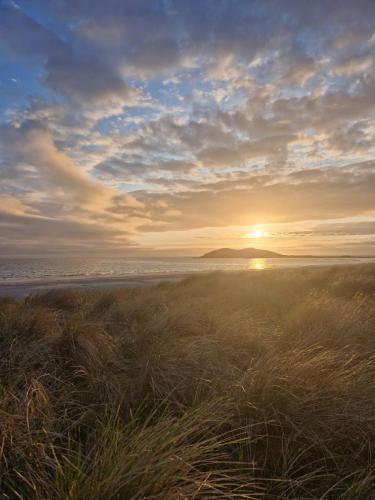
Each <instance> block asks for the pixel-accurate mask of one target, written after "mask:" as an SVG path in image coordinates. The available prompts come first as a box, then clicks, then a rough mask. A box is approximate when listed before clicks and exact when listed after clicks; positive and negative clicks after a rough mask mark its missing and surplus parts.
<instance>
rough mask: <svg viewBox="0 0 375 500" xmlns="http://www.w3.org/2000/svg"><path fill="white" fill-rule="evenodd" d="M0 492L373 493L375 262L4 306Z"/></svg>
mask: <svg viewBox="0 0 375 500" xmlns="http://www.w3.org/2000/svg"><path fill="white" fill-rule="evenodd" d="M0 353H1V357H0V492H1V493H0V498H4V499H5V498H19V499H43V500H44V499H45V500H47V499H48V500H49V499H52V498H55V499H77V500H78V499H79V500H89V499H90V500H92V499H100V500H108V499H112V498H113V499H142V498H153V499H154V498H155V499H166V500H174V499H196V498H248V499H252V498H266V499H268V498H270V499H272V498H286V499H288V498H290V499H292V498H293V499H296V498H297V499H304V498H306V499H307V498H324V499H331V498H343V499H369V498H370V499H371V498H375V493H374V492H375V266H353V267H345V268H344V267H337V268H326V269H320V270H317V269H315V270H314V269H305V270H302V269H298V270H284V271H267V272H260V273H257V272H251V273H246V272H242V273H226V274H224V273H213V274H210V275H201V276H194V277H191V278H189V279H187V280H185V281H183V282H181V283H177V284H162V285H159V286H158V287H155V288H151V289H132V290H129V289H127V290H121V291H118V290H116V291H113V292H111V293H102V292H101V293H98V292H84V293H82V292H74V291H56V292H50V293H47V294H44V295H36V296H32V297H29V298H28V299H26V300H25V301H23V302H16V301H14V300H12V299H2V300H1V301H0Z"/></svg>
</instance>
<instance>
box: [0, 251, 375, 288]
mask: <svg viewBox="0 0 375 500" xmlns="http://www.w3.org/2000/svg"><path fill="white" fill-rule="evenodd" d="M364 262H373V263H375V258H367V259H365V258H354V257H353V258H314V259H312V258H285V259H283V258H279V259H199V258H194V257H162V258H142V259H140V258H97V257H95V258H94V257H88V258H87V257H85V258H78V257H69V258H62V257H61V258H57V257H54V258H45V257H43V258H42V257H38V258H37V257H35V258H5V257H0V280H1V281H3V282H4V281H7V282H11V281H20V280H25V281H27V280H33V279H46V280H48V279H51V280H53V279H60V278H67V279H69V278H80V277H81V278H84V277H111V276H113V277H118V276H134V275H137V274H154V273H155V274H156V273H159V274H166V273H172V274H177V273H185V274H186V273H193V272H199V271H214V270H223V271H239V270H245V269H256V270H262V269H271V268H286V267H300V266H324V265H339V264H360V263H364Z"/></svg>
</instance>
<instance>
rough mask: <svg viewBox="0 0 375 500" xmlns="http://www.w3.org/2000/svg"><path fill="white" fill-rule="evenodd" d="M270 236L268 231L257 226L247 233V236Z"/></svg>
mask: <svg viewBox="0 0 375 500" xmlns="http://www.w3.org/2000/svg"><path fill="white" fill-rule="evenodd" d="M266 236H268V233H266V232H265V231H263V229H259V228H255V229H252V230H251V231H249V232H248V233H247V234H245V237H246V238H265V237H266Z"/></svg>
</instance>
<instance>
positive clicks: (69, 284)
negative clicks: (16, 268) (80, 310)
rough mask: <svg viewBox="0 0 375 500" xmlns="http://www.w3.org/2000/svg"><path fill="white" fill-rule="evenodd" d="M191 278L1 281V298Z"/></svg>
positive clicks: (179, 275) (155, 275)
mask: <svg viewBox="0 0 375 500" xmlns="http://www.w3.org/2000/svg"><path fill="white" fill-rule="evenodd" d="M187 276H189V274H183V273H174V274H172V273H168V274H159V273H153V274H138V275H134V276H116V277H114V276H113V277H112V276H99V277H88V278H60V279H34V280H24V279H23V280H21V279H20V280H16V279H14V280H9V281H6V280H2V281H0V297H5V296H10V297H16V298H19V299H21V298H24V297H27V296H28V295H30V294H32V293H38V292H45V291H47V290H51V289H57V288H70V289H86V290H87V289H105V288H131V287H147V286H152V285H157V284H159V283H163V282H167V281H169V282H171V281H178V280H182V279H184V278H186V277H187Z"/></svg>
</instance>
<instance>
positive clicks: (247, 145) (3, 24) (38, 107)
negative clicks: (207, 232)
mask: <svg viewBox="0 0 375 500" xmlns="http://www.w3.org/2000/svg"><path fill="white" fill-rule="evenodd" d="M32 4H33V5H31V4H30V5H27V6H26V5H23V4H21V3H19V4H17V3H15V2H8V1H3V2H0V44H1V46H2V54H4V61H5V64H4V68H5V71H4V76H3V74H2V77H1V86H0V93H1V96H2V103H1V106H0V149H1V151H0V152H1V155H0V175H1V181H2V182H1V184H0V196H2V199H1V214H2V216H1V217H2V219H1V221H0V224H1V234H2V236H1V238H2V240H0V245H2V246H3V248H5V247H6V248H10V246H11V245H12V243H11V242H12V241H13V242H15V243H14V245H17V246H19V245H23V244H24V245H25V248H26V246H27V247H28V248H33V250H35V251H36V249H37V248H38V245H39V247H41V248H42V247H45V246H48V247H49V248H52V247H53V246H54V243H53V242H54V241H55V243H56V245H55V246H59V245H63V246H64V248H65V246H66V247H67V248H68V247H69V242H71V245H73V246H74V245H75V248H81V247H82V248H83V247H88V246H90V245H91V246H92V242H94V241H96V242H97V244H98V246H100V247H101V248H103V249H104V248H109V247H110V246H111V245H112V246H114V247H116V246H119V247H121V248H124V247H126V246H127V245H131V244H133V243H134V242H135V241H137V238H139V237H140V236H141V235H142V234H145V233H147V232H150V231H158V232H159V233H160V242H162V240H163V232H164V231H167V230H168V231H170V230H184V229H193V228H203V227H208V226H210V227H218V228H220V227H223V226H225V225H236V224H238V225H244V224H245V225H246V224H260V223H262V222H263V223H271V222H272V223H287V222H290V223H291V224H295V225H298V224H299V223H302V222H303V221H306V220H314V221H317V230H316V232H317V233H319V231H320V232H321V233H322V234H323V232H324V231H328V232H331V233H332V235H334V234H336V236H337V237H339V236H343V237H344V236H345V237H346V236H350V235H351V236H352V237H353V238H355V237H359V236H361V235H365V234H372V233H364V232H363V231H369V230H370V229H371V227H370V226H365V224H364V223H363V225H361V226H360V225H356V226H355V227H354V226H352V229H349V230H351V231H352V233H350V235H349V233H348V234H346V233H345V231H346V230H348V227H347V226H346V225H345V227H344V226H343V227H341V226H338V225H336V226H334V225H332V224H339V223H337V222H335V223H332V222H329V224H331V226H326V224H325V221H326V222H327V221H330V220H331V219H339V218H347V217H364V216H373V215H374V210H375V206H374V200H373V199H374V196H373V193H374V188H375V181H374V175H375V174H374V165H373V159H374V155H375V146H374V144H375V142H374V139H375V125H374V112H375V100H374V94H375V67H374V52H373V49H374V33H375V23H374V19H375V4H374V2H373V1H372V0H359V1H358V2H356V4H355V5H354V4H353V2H351V1H349V0H332V1H330V2H323V1H320V0H317V1H315V2H301V1H297V0H269V1H267V2H243V1H241V0H223V1H221V2H212V1H211V0H199V1H198V0H191V1H188V2H187V1H185V0H168V1H164V0H163V1H162V0H155V1H152V2H150V1H149V0H121V1H120V0H107V1H106V2H103V1H99V0H92V1H90V2H87V1H86V0H75V1H74V2H73V1H67V2H47V1H46V0H36V1H35V2H32ZM15 81H16V82H17V92H15V91H14V87H12V85H13V86H14V85H15ZM348 200H349V201H348ZM327 224H328V222H327ZM358 224H360V223H358ZM361 224H362V223H361ZM320 226H322V227H320ZM323 226H324V227H323ZM57 228H58V229H57ZM33 231H34V234H35V235H36V236H35V238H36V239H35V241H33V240H32V234H33ZM59 231H60V233H61V234H62V235H65V237H62V238H60V237H59V236H58V234H60V233H59ZM355 231H357V232H355ZM295 232H296V233H297V232H298V229H297V230H296V231H295ZM317 233H316V234H317ZM64 238H65V239H64ZM85 242H87V244H86V243H85ZM9 245H10V246H9Z"/></svg>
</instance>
